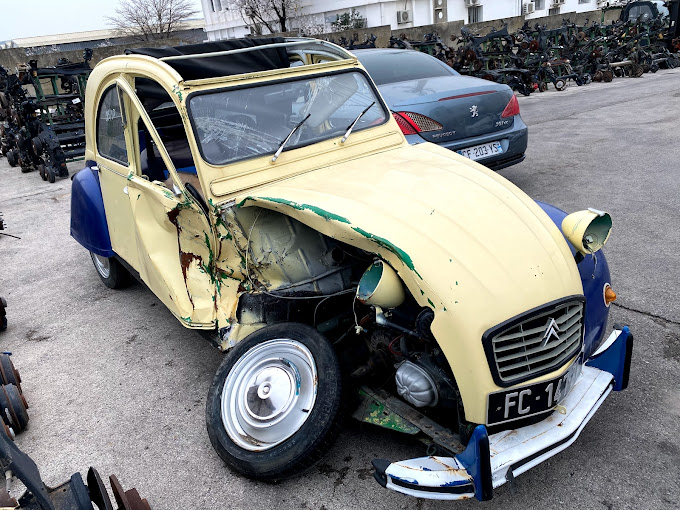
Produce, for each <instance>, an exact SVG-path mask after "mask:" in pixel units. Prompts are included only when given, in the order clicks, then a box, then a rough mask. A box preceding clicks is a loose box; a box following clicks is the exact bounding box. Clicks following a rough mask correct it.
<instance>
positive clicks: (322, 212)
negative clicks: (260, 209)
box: [239, 197, 350, 225]
mask: <svg viewBox="0 0 680 510" xmlns="http://www.w3.org/2000/svg"><path fill="white" fill-rule="evenodd" d="M246 200H253V201H255V200H266V201H267V202H274V203H275V204H284V205H287V206H289V207H292V208H293V209H297V210H298V211H305V210H306V211H311V212H313V213H314V214H318V215H319V216H321V217H322V218H324V219H325V220H328V221H330V220H334V221H339V222H341V223H347V224H348V225H349V224H350V221H349V220H348V219H347V218H345V217H343V216H340V215H338V214H335V213H332V212H329V211H326V210H325V209H321V208H320V207H317V206H315V205H309V204H299V203H297V202H293V201H292V200H286V199H285V198H273V197H259V198H258V199H255V198H253V197H248V198H246V199H244V200H243V201H241V203H240V204H239V207H240V206H241V205H242V204H243V203H244V202H245V201H246Z"/></svg>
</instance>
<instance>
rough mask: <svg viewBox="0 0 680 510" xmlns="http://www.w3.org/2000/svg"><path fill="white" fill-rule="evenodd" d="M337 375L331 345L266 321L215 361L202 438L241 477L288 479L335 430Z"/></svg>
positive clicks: (300, 327) (293, 326)
mask: <svg viewBox="0 0 680 510" xmlns="http://www.w3.org/2000/svg"><path fill="white" fill-rule="evenodd" d="M340 394H341V376H340V369H339V367H338V362H337V359H336V356H335V352H334V351H333V347H332V346H331V344H330V343H329V342H328V340H326V338H325V337H324V336H323V335H321V334H320V333H319V332H318V331H317V330H316V329H314V328H311V327H309V326H306V325H304V324H297V323H282V324H275V325H272V326H266V327H264V328H262V329H260V330H258V331H256V332H255V333H252V334H251V335H249V336H248V337H247V338H245V339H244V340H243V341H241V342H240V343H238V344H237V345H236V347H234V348H233V349H232V350H231V351H230V352H229V354H227V356H226V358H225V359H224V361H223V362H222V364H221V365H220V367H219V369H218V370H217V373H216V374H215V378H214V380H213V383H212V386H211V387H210V391H209V393H208V400H207V403H206V423H207V427H208V435H209V436H210V441H211V442H212V445H213V447H214V448H215V450H216V451H217V453H218V454H219V455H220V457H222V459H223V460H224V462H225V463H226V464H227V465H228V466H229V467H230V468H232V469H233V470H234V471H237V472H239V473H241V474H243V475H245V476H247V477H250V478H255V479H258V480H265V481H276V480H281V479H284V478H288V477H290V476H292V475H294V474H296V473H299V472H300V471H303V470H304V469H306V468H309V467H311V466H312V465H313V464H315V463H316V462H317V461H319V460H320V459H321V458H322V457H323V455H324V454H325V453H326V452H327V451H328V448H329V446H330V443H331V442H332V440H333V439H335V436H336V435H337V434H338V432H339V429H340V427H339V421H340V415H341V413H340Z"/></svg>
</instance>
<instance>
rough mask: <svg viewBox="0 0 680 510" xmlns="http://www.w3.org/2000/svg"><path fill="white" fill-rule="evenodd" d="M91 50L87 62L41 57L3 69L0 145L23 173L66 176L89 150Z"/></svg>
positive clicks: (50, 177)
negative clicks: (41, 61)
mask: <svg viewBox="0 0 680 510" xmlns="http://www.w3.org/2000/svg"><path fill="white" fill-rule="evenodd" d="M91 58H92V51H91V50H89V49H87V50H85V52H84V54H83V61H82V62H79V63H72V62H70V61H68V60H66V59H61V60H60V61H59V63H58V64H57V65H56V66H54V67H38V61H37V60H31V61H29V63H28V64H26V65H22V66H18V67H17V72H16V73H15V74H10V73H9V72H7V70H6V69H0V122H2V125H1V126H0V150H1V152H2V154H3V155H5V156H6V157H7V162H8V163H9V164H10V165H11V166H20V167H21V171H22V172H30V171H32V170H38V173H39V174H40V177H42V179H43V180H49V181H50V182H55V181H56V178H57V177H67V176H68V168H67V163H68V162H70V161H77V160H81V159H82V158H83V157H84V155H85V121H84V118H83V104H84V101H85V86H86V84H87V77H88V76H89V74H90V72H91V69H90V65H89V61H90V59H91Z"/></svg>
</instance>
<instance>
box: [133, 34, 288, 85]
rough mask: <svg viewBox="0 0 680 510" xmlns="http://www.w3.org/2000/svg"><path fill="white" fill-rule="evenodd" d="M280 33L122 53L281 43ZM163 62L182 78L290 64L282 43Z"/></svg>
mask: <svg viewBox="0 0 680 510" xmlns="http://www.w3.org/2000/svg"><path fill="white" fill-rule="evenodd" d="M284 42H285V39H284V38H282V37H269V38H263V39H227V40H225V41H214V42H207V43H199V44H187V45H185V46H174V47H172V46H163V47H161V48H134V49H128V50H125V53H126V54H128V55H129V54H137V55H148V56H150V57H155V58H163V57H174V56H178V55H199V54H203V53H214V52H218V51H230V50H237V49H242V48H253V47H256V46H262V45H265V44H275V43H284ZM167 64H168V65H169V66H170V67H172V68H173V69H175V70H176V71H177V72H178V73H179V74H180V75H181V76H182V78H184V79H185V80H199V79H202V78H215V77H218V76H229V75H233V74H244V73H252V72H256V71H268V70H271V69H281V68H286V67H290V61H289V59H288V53H287V52H286V49H285V48H284V47H279V48H264V49H261V50H255V51H248V52H243V53H234V54H231V55H218V56H213V57H201V58H184V59H177V60H169V61H167Z"/></svg>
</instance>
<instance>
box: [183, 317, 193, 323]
mask: <svg viewBox="0 0 680 510" xmlns="http://www.w3.org/2000/svg"><path fill="white" fill-rule="evenodd" d="M182 320H183V321H184V322H191V317H182Z"/></svg>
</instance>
